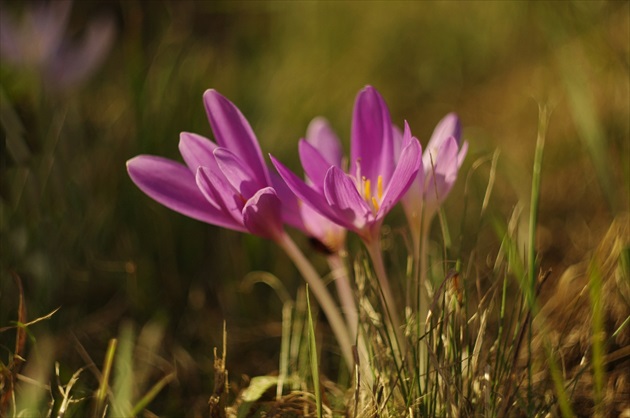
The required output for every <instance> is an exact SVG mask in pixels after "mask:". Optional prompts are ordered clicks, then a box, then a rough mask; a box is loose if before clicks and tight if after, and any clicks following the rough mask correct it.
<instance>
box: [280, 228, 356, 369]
mask: <svg viewBox="0 0 630 418" xmlns="http://www.w3.org/2000/svg"><path fill="white" fill-rule="evenodd" d="M276 242H277V244H278V245H279V246H280V247H281V248H282V249H283V250H284V252H286V253H287V255H288V256H289V258H290V259H291V260H292V261H293V264H295V266H296V267H297V269H298V270H299V271H300V273H301V274H302V277H303V278H304V280H306V283H308V285H309V289H310V290H311V291H312V292H313V294H314V295H315V297H316V298H317V301H318V302H319V305H320V306H321V308H322V310H323V311H324V314H325V315H326V317H327V318H328V323H329V324H330V327H331V329H332V331H333V334H335V338H336V339H337V343H339V347H340V348H341V353H342V355H343V358H344V360H345V362H346V366H347V367H348V370H349V371H352V365H353V358H352V339H351V338H350V334H349V332H348V328H347V327H346V325H345V323H344V320H343V317H342V316H341V313H340V312H339V309H338V307H337V305H336V304H335V301H334V300H333V298H332V296H330V293H329V292H328V289H326V286H325V285H324V282H323V281H322V279H321V278H320V277H319V274H318V273H317V271H315V269H314V268H313V265H312V264H311V263H310V262H309V261H308V259H307V258H306V257H305V256H304V254H303V253H302V251H301V250H300V249H299V247H298V246H297V245H296V244H295V242H293V240H292V239H291V237H289V235H287V234H286V233H283V234H282V235H281V236H279V237H278V238H277V240H276Z"/></svg>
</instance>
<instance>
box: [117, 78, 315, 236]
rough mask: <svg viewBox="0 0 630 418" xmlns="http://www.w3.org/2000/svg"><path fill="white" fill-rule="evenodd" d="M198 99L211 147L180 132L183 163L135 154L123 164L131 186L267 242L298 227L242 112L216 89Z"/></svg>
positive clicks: (291, 200) (293, 206)
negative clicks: (209, 129)
mask: <svg viewBox="0 0 630 418" xmlns="http://www.w3.org/2000/svg"><path fill="white" fill-rule="evenodd" d="M203 97H204V103H205V107H206V112H207V114H208V119H209V121H210V125H211V127H212V131H213V132H214V136H215V139H216V143H215V142H212V141H210V140H209V139H206V138H204V137H202V136H200V135H197V134H192V133H187V132H183V133H182V134H181V135H180V141H179V150H180V153H181V155H182V157H183V159H184V161H185V163H186V164H185V165H184V164H181V163H179V162H176V161H172V160H169V159H166V158H162V157H156V156H151V155H140V156H137V157H135V158H132V159H131V160H129V161H128V162H127V170H128V172H129V176H130V177H131V179H132V180H133V182H134V183H135V184H136V185H137V186H138V187H139V188H140V190H142V191H143V192H145V193H146V194H147V195H148V196H149V197H151V198H153V199H154V200H156V201H158V202H159V203H161V204H163V205H164V206H166V207H168V208H170V209H172V210H174V211H176V212H179V213H181V214H183V215H186V216H189V217H191V218H194V219H197V220H200V221H202V222H207V223H209V224H213V225H217V226H222V227H225V228H229V229H233V230H236V231H242V232H250V233H252V234H255V235H259V236H261V237H264V238H271V239H278V238H279V237H280V236H281V235H282V234H283V233H284V232H283V224H284V223H287V224H289V225H292V226H295V227H297V228H300V229H302V228H303V224H302V221H301V219H300V216H299V213H298V207H297V201H296V199H295V197H294V196H293V195H292V193H291V192H290V191H289V190H288V189H287V188H286V186H285V185H284V183H283V182H282V180H280V179H279V178H278V177H277V175H275V173H271V172H270V171H269V170H268V168H267V166H266V164H265V160H264V158H263V156H262V152H261V150H260V146H259V145H258V141H257V139H256V136H255V135H254V132H253V131H252V129H251V127H250V125H249V123H248V122H247V120H246V119H245V117H244V116H243V114H242V113H241V112H240V111H239V110H238V108H237V107H236V106H234V104H233V103H232V102H230V101H229V100H228V99H226V98H225V97H223V96H222V95H220V94H219V93H218V92H216V91H215V90H208V91H206V92H205V94H204V96H203Z"/></svg>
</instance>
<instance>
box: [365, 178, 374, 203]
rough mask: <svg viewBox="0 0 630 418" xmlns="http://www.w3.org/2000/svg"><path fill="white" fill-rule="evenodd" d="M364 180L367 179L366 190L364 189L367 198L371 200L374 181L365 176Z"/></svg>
mask: <svg viewBox="0 0 630 418" xmlns="http://www.w3.org/2000/svg"><path fill="white" fill-rule="evenodd" d="M364 180H365V190H364V193H365V200H366V201H368V202H369V201H370V200H372V183H371V182H370V180H369V179H365V178H364Z"/></svg>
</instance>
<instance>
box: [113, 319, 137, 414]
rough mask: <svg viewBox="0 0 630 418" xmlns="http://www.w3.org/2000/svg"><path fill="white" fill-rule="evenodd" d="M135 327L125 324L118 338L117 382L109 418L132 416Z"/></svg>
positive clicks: (115, 368)
mask: <svg viewBox="0 0 630 418" xmlns="http://www.w3.org/2000/svg"><path fill="white" fill-rule="evenodd" d="M133 346H134V337H133V327H132V326H131V325H130V324H128V323H127V324H124V325H123V326H122V328H121V330H120V335H119V337H118V350H117V351H118V354H117V355H116V360H115V363H114V371H115V380H114V390H113V395H114V397H113V399H112V401H111V406H112V408H111V409H110V410H109V416H111V417H116V416H131V406H132V401H133V387H134V375H133Z"/></svg>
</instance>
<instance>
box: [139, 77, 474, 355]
mask: <svg viewBox="0 0 630 418" xmlns="http://www.w3.org/2000/svg"><path fill="white" fill-rule="evenodd" d="M204 103H205V108H206V112H207V115H208V119H209V121H210V125H211V127H212V131H213V133H214V138H215V141H216V142H213V141H211V140H210V139H207V138H204V137H202V136H200V135H197V134H192V133H182V134H181V136H180V143H179V150H180V153H181V155H182V157H183V160H184V163H185V164H182V163H179V162H176V161H173V160H169V159H166V158H163V157H158V156H150V155H141V156H138V157H135V158H133V159H131V160H129V161H128V163H127V168H128V171H129V175H130V177H131V179H132V180H133V181H134V183H135V184H136V185H137V186H138V187H139V188H140V189H141V190H142V191H143V192H145V193H146V194H147V195H149V196H150V197H151V198H153V199H154V200H156V201H158V202H159V203H161V204H163V205H164V206H167V207H169V208H170V209H173V210H175V211H177V212H180V213H182V214H184V215H186V216H189V217H192V218H194V219H197V220H200V221H203V222H207V223H209V224H213V225H218V226H221V227H225V228H229V229H233V230H236V231H241V232H249V233H252V234H255V235H258V236H261V237H263V238H268V239H271V240H273V241H275V242H276V243H278V245H280V246H281V247H282V248H283V249H284V250H285V251H286V252H287V254H288V255H289V256H290V257H291V258H292V260H293V261H294V263H295V264H296V266H297V267H298V269H299V270H300V272H301V273H302V275H303V276H304V278H305V280H306V281H307V282H308V284H309V285H310V286H311V289H312V291H313V294H314V295H315V297H316V298H317V299H318V301H319V303H320V305H321V307H322V309H323V310H324V312H325V314H326V315H327V317H328V319H329V323H330V324H331V327H332V329H333V332H334V333H335V336H336V338H337V340H338V342H339V345H340V348H341V350H342V354H343V356H344V358H345V360H346V363H347V365H348V366H349V367H350V366H351V363H352V352H351V345H352V341H354V340H355V339H356V338H357V335H356V332H357V329H356V324H352V323H351V322H352V321H356V320H357V318H358V317H357V315H356V312H355V313H354V315H347V316H346V317H347V322H346V323H344V320H343V318H342V317H341V315H340V314H339V309H338V307H337V305H336V304H335V302H334V301H333V299H332V297H331V296H330V294H329V292H328V290H327V289H326V287H325V285H324V284H323V281H322V280H321V279H320V278H319V276H318V274H317V273H316V272H315V270H314V269H313V268H312V266H311V265H310V263H309V262H308V261H307V259H306V258H305V257H304V255H303V254H302V253H301V252H300V251H299V249H298V248H297V246H296V245H295V244H294V243H293V241H291V239H290V238H289V236H288V235H287V234H286V232H285V230H284V226H285V225H288V226H291V227H295V228H297V229H299V230H301V231H302V232H304V233H305V234H307V235H308V236H309V237H311V238H313V239H315V240H316V241H318V242H319V243H321V244H323V246H324V247H325V248H326V249H327V251H328V252H329V253H331V254H335V253H337V252H339V251H340V250H341V249H342V248H343V246H344V243H345V235H346V231H352V232H355V233H356V234H357V235H358V236H359V237H361V239H362V240H363V242H364V243H365V245H366V248H367V249H368V252H369V254H370V256H371V258H372V261H373V265H374V269H375V271H376V274H377V277H378V279H379V284H380V287H381V296H382V302H383V303H384V305H385V308H386V310H387V311H388V312H390V313H389V315H390V319H391V325H392V330H393V333H394V334H398V333H399V331H400V325H401V324H400V322H399V320H398V316H397V313H396V306H397V305H396V304H395V303H394V297H393V295H392V292H391V290H390V286H389V283H388V279H387V276H386V273H385V268H384V265H383V260H382V255H381V251H380V229H381V226H382V223H383V221H384V218H385V216H386V215H387V213H388V212H389V211H390V210H391V209H392V208H393V207H394V206H395V205H396V204H397V203H398V202H399V201H401V199H402V201H403V204H404V206H405V211H406V213H407V215H408V218H409V221H410V224H411V226H412V230H415V229H414V228H415V219H416V218H418V219H420V218H419V215H418V216H416V214H420V213H423V212H424V214H425V215H427V216H432V215H431V213H434V212H435V210H437V207H438V206H439V204H440V203H441V202H442V200H443V199H444V197H445V196H446V194H447V193H448V192H449V191H450V188H451V187H452V184H453V182H454V179H455V177H456V175H457V170H458V169H459V167H460V166H461V161H462V160H463V157H464V155H465V152H466V149H465V148H466V147H465V146H464V147H463V148H462V150H461V151H460V150H459V140H460V139H459V137H460V134H459V132H460V128H459V122H458V120H457V118H456V117H455V116H454V115H448V116H447V117H446V118H445V119H444V120H443V121H442V122H441V123H440V124H439V125H438V127H437V128H436V131H435V133H434V135H433V137H432V139H431V141H430V142H429V144H428V146H427V151H425V154H424V156H423V154H422V148H421V146H420V143H419V141H418V140H417V138H415V137H414V136H413V135H412V134H411V130H410V128H409V125H408V124H407V123H406V122H405V124H404V130H403V131H402V132H400V131H399V130H398V128H397V127H395V126H394V125H393V124H392V121H391V117H390V114H389V110H388V108H387V105H386V104H385V101H384V100H383V98H382V97H381V95H380V94H379V93H378V91H376V89H374V88H373V87H371V86H368V87H365V88H364V89H363V90H362V91H361V92H359V94H358V96H357V98H356V102H355V106H354V111H353V119H352V132H351V146H350V158H349V167H348V168H347V169H346V167H344V160H345V159H344V158H343V152H342V147H341V144H340V142H339V139H338V138H337V136H336V135H335V133H334V132H333V130H332V129H331V128H330V126H329V125H328V122H327V121H326V120H324V119H323V118H316V119H314V120H313V122H311V124H310V125H309V127H308V130H307V134H306V137H305V139H302V140H300V142H299V145H298V150H299V156H300V160H301V163H302V167H303V169H304V172H305V179H304V180H302V179H301V178H300V177H299V176H297V175H296V174H294V173H293V172H291V171H290V170H289V169H288V168H286V167H285V166H284V165H283V164H282V163H281V162H280V161H278V160H277V159H276V158H274V157H273V156H271V160H272V162H273V165H274V166H275V168H276V170H277V172H278V173H279V176H278V174H276V173H275V172H273V171H271V170H269V168H268V167H267V165H266V163H265V160H264V158H263V154H262V152H261V149H260V146H259V144H258V141H257V139H256V136H255V135H254V133H253V131H252V129H251V127H250V125H249V123H248V122H247V120H246V119H245V117H244V116H243V115H242V113H241V112H240V111H239V110H238V108H237V107H236V106H235V105H234V104H233V103H231V102H230V101H229V100H228V99H226V98H225V97H223V96H221V95H220V94H219V93H217V92H216V91H214V90H208V91H206V93H205V94H204ZM432 196H435V199H434V198H433V197H432ZM424 219H427V218H424ZM338 289H341V290H340V292H339V293H340V295H339V296H340V298H341V299H342V303H343V305H344V309H346V310H347V309H350V310H356V308H354V306H355V305H354V304H353V303H352V300H349V299H348V298H349V297H350V296H351V295H350V291H351V290H350V287H349V285H348V284H345V287H343V288H338Z"/></svg>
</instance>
